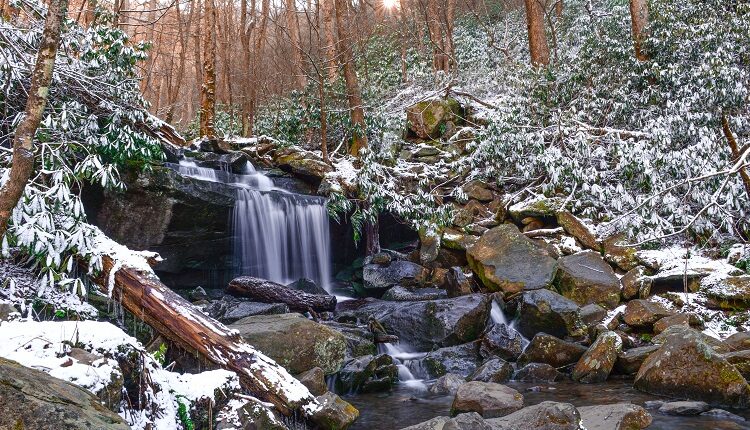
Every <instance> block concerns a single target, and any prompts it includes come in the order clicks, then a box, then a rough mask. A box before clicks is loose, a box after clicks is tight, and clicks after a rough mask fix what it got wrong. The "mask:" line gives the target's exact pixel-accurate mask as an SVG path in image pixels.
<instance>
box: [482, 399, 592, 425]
mask: <svg viewBox="0 0 750 430" xmlns="http://www.w3.org/2000/svg"><path fill="white" fill-rule="evenodd" d="M486 421H487V424H489V425H490V427H491V428H492V430H581V427H580V422H581V415H580V414H579V413H578V410H577V409H576V408H575V406H573V405H571V404H570V403H557V402H542V403H539V404H537V405H534V406H529V407H526V408H523V409H521V410H520V411H516V412H513V413H512V414H510V415H506V416H504V417H502V418H492V419H488V420H486Z"/></svg>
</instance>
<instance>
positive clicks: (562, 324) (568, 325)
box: [518, 290, 585, 338]
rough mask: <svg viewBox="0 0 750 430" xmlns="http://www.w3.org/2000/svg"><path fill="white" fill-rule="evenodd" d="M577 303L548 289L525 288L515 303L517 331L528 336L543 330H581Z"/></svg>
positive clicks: (560, 333) (571, 333) (569, 333)
mask: <svg viewBox="0 0 750 430" xmlns="http://www.w3.org/2000/svg"><path fill="white" fill-rule="evenodd" d="M584 329H585V327H584V325H583V322H582V321H581V314H580V309H579V307H578V305H577V304H576V303H574V302H573V301H571V300H569V299H566V298H565V297H563V296H561V295H559V294H557V293H555V292H552V291H549V290H536V291H526V292H524V293H523V295H522V297H521V302H520V304H519V306H518V331H520V332H521V334H522V335H524V336H526V337H527V338H531V337H533V336H534V335H536V334H537V333H540V332H544V333H548V334H551V335H553V336H557V337H565V336H581V335H583V334H584Z"/></svg>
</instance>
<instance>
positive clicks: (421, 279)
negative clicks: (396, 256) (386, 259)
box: [362, 260, 429, 297]
mask: <svg viewBox="0 0 750 430" xmlns="http://www.w3.org/2000/svg"><path fill="white" fill-rule="evenodd" d="M428 276H429V271H428V270H427V269H425V268H424V267H422V266H420V265H418V264H414V263H412V262H410V261H402V260H396V261H391V262H390V263H388V264H387V265H381V264H366V265H365V266H364V267H363V268H362V278H363V279H364V289H365V292H366V293H367V294H368V295H370V296H373V297H380V296H382V295H383V293H385V292H386V291H387V290H388V289H389V288H391V287H393V286H395V285H400V286H402V287H413V286H420V285H423V284H424V283H425V282H426V281H427V277H428Z"/></svg>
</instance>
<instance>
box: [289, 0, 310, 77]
mask: <svg viewBox="0 0 750 430" xmlns="http://www.w3.org/2000/svg"><path fill="white" fill-rule="evenodd" d="M294 2H295V0H285V3H286V5H285V7H286V14H285V15H286V26H287V33H288V34H289V42H290V43H291V44H292V75H293V76H294V82H295V83H296V85H297V89H299V90H304V89H305V87H307V75H306V74H305V67H304V59H303V57H302V55H303V53H304V51H302V40H301V38H300V35H299V21H298V20H297V6H296V5H295V4H294Z"/></svg>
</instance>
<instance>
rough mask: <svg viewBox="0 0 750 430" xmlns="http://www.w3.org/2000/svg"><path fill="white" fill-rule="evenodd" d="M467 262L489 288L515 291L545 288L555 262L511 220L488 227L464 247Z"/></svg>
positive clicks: (553, 272)
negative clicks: (510, 221)
mask: <svg viewBox="0 0 750 430" xmlns="http://www.w3.org/2000/svg"><path fill="white" fill-rule="evenodd" d="M466 256H467V258H468V260H469V266H471V269H472V270H473V271H474V273H476V274H477V276H478V277H479V279H480V280H481V281H482V284H483V285H484V286H485V287H486V288H487V289H488V290H490V291H503V292H506V293H515V292H518V291H523V290H534V289H540V288H545V287H547V286H548V285H550V284H551V283H552V281H553V279H554V277H555V271H556V270H557V262H556V261H555V259H554V258H552V257H550V256H549V254H548V253H547V252H546V251H544V250H542V249H541V248H539V247H537V246H536V245H535V244H534V242H532V241H531V239H529V238H527V237H526V236H525V235H523V234H522V233H521V232H520V231H519V230H518V227H516V226H515V225H513V224H502V225H499V226H497V227H494V228H492V229H490V230H488V231H487V232H486V233H484V234H483V235H482V237H481V238H480V239H479V240H478V241H477V242H476V243H475V244H474V245H472V246H471V247H470V248H468V249H467V250H466Z"/></svg>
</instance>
